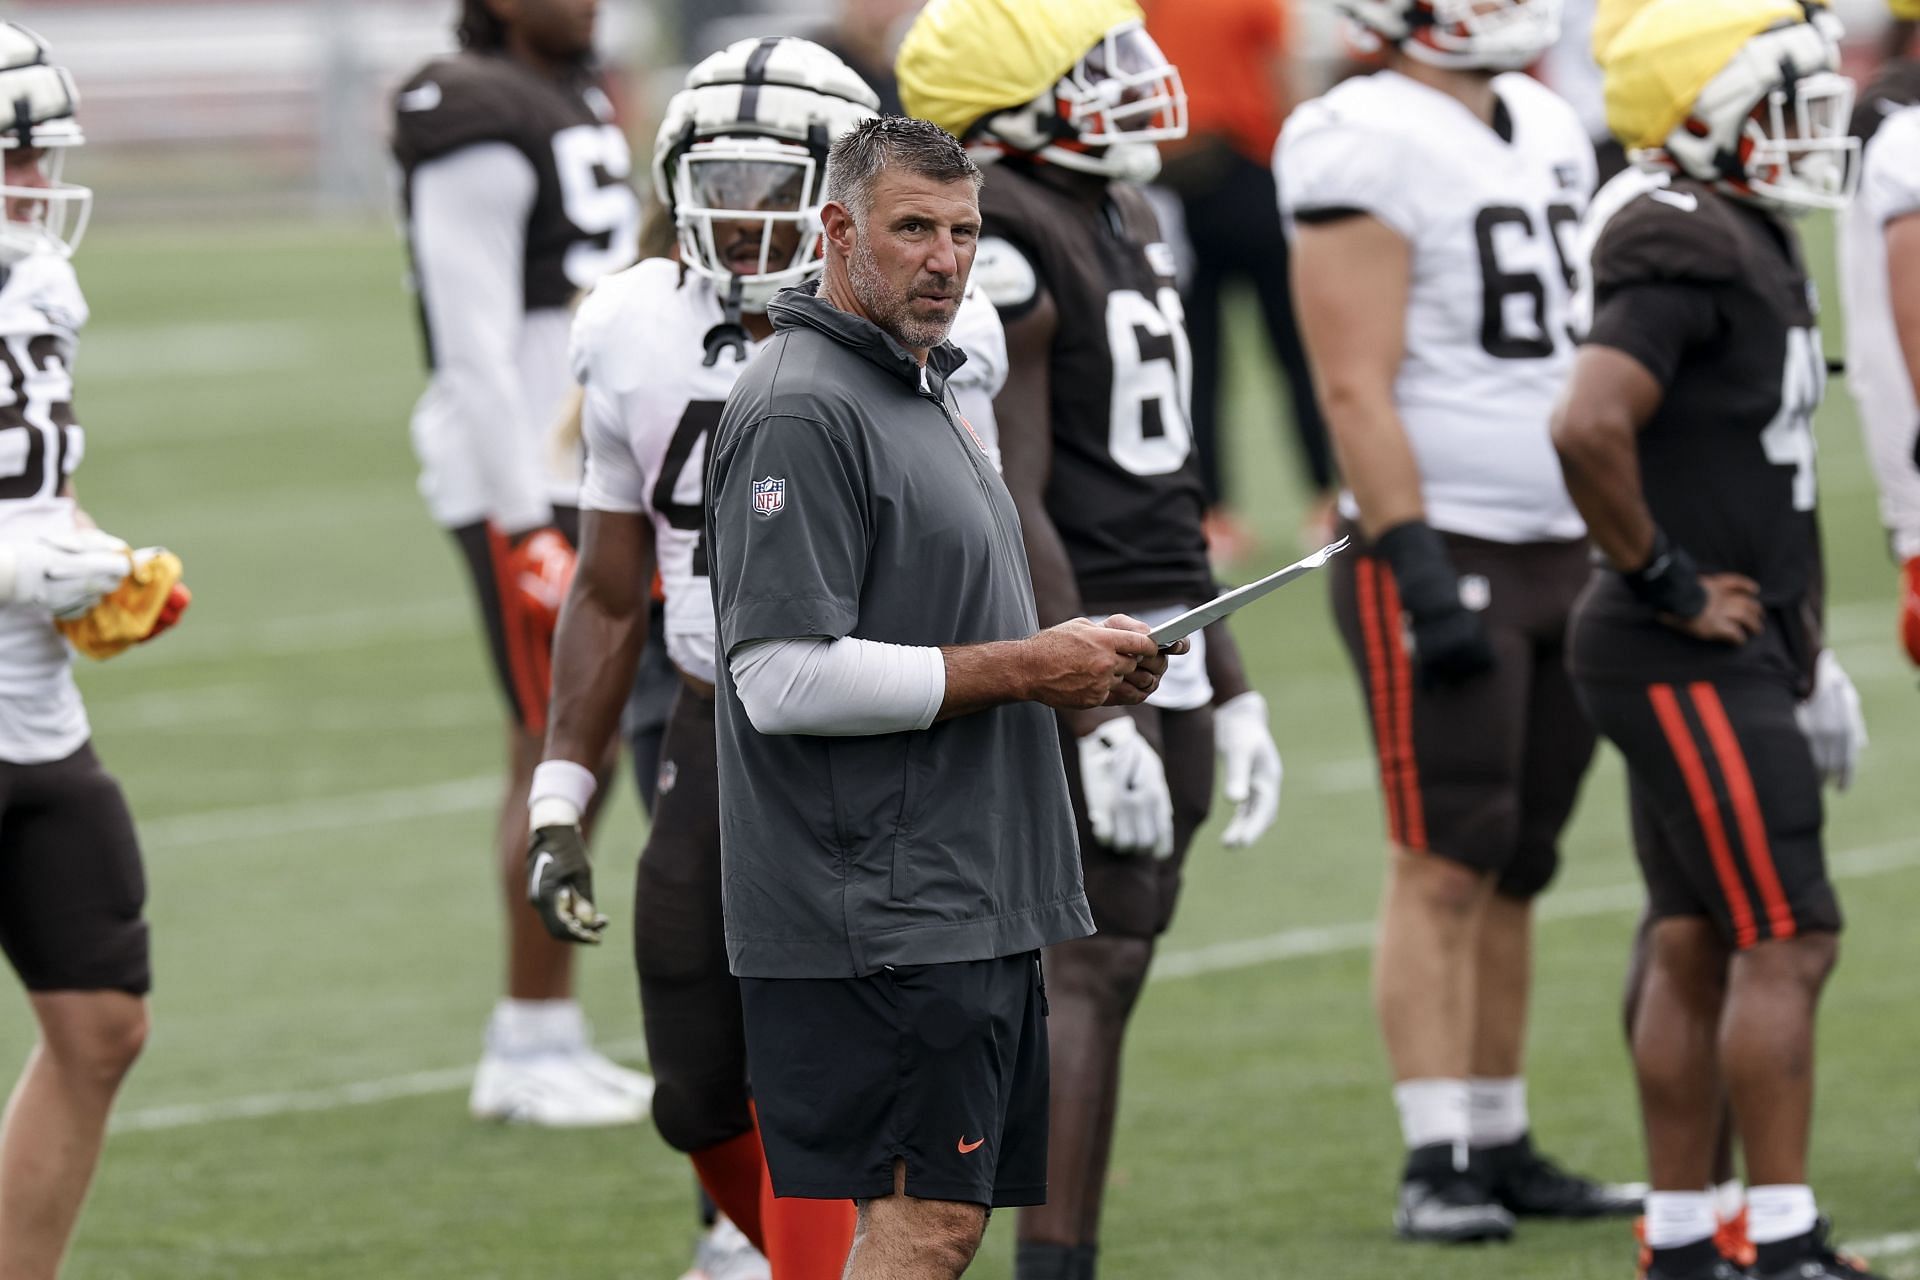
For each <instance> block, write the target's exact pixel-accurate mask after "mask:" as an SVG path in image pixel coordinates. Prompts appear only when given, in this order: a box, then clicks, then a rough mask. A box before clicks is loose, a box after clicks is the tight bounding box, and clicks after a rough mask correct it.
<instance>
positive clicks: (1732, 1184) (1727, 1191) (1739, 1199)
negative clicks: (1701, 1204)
mask: <svg viewBox="0 0 1920 1280" xmlns="http://www.w3.org/2000/svg"><path fill="white" fill-rule="evenodd" d="M1746 1207H1747V1189H1746V1188H1745V1187H1743V1186H1741V1185H1740V1179H1738V1178H1729V1179H1727V1181H1725V1182H1723V1183H1721V1184H1720V1185H1719V1186H1717V1187H1715V1188H1714V1189H1713V1212H1714V1215H1715V1216H1716V1217H1718V1218H1719V1219H1720V1221H1722V1222H1732V1221H1733V1220H1734V1219H1735V1218H1737V1217H1739V1216H1740V1211H1741V1210H1742V1209H1744V1208H1746Z"/></svg>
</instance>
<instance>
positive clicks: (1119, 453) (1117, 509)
mask: <svg viewBox="0 0 1920 1280" xmlns="http://www.w3.org/2000/svg"><path fill="white" fill-rule="evenodd" d="M986 178H987V180H986V185H985V187H983V188H982V189H981V192H980V216H981V240H980V245H979V249H978V252H977V253H976V255H975V257H974V263H973V274H972V279H973V281H974V283H975V285H976V286H977V287H979V289H980V290H981V291H982V292H983V293H985V294H986V296H987V297H988V298H989V299H991V300H992V301H993V303H994V305H995V306H997V307H998V308H999V309H1000V314H1001V318H1002V320H1006V321H1012V320H1014V319H1017V318H1018V317H1020V316H1021V315H1024V314H1026V313H1027V312H1028V311H1030V310H1031V309H1032V308H1033V306H1034V305H1035V304H1036V303H1037V301H1038V299H1039V297H1040V295H1041V293H1042V291H1045V292H1046V293H1047V294H1050V295H1051V296H1052V298H1053V302H1054V306H1055V310H1056V312H1057V314H1058V317H1059V319H1058V325H1057V328H1056V329H1055V331H1054V337H1053V347H1052V349H1051V351H1049V352H1048V353H1047V355H1048V366H1049V367H1048V372H1049V374H1050V376H1049V378H1048V387H1049V404H1048V413H1049V416H1050V418H1051V421H1052V424H1053V463H1052V470H1051V473H1050V475H1049V478H1048V482H1047V491H1046V505H1047V514H1048V516H1049V517H1050V518H1051V519H1052V521H1053V524H1054V527H1055V528H1056V529H1058V530H1059V533H1060V539H1061V541H1062V543H1064V544H1065V546H1066V551H1067V557H1068V560H1069V561H1070V562H1071V563H1072V566H1073V573H1074V578H1075V580H1076V582H1077V583H1078V584H1079V588H1080V594H1081V597H1082V598H1083V600H1085V601H1087V602H1089V603H1099V604H1103V605H1122V604H1124V605H1151V604H1177V603H1182V602H1185V603H1194V602H1197V601H1200V600H1205V599H1208V598H1209V597H1211V596H1212V594H1213V576H1212V570H1211V567H1210V566H1209V563H1208V560H1207V543H1206V536H1205V534H1204V533H1203V532H1202V528H1201V519H1202V517H1203V516H1204V514H1205V509H1206V495H1205V492H1204V491H1203V490H1202V488H1201V485H1200V477H1199V472H1198V470H1197V464H1196V463H1195V461H1194V458H1193V429H1192V426H1191V420H1190V401H1191V399H1192V390H1193V360H1192V355H1191V353H1190V351H1189V349H1188V346H1187V332H1186V314H1185V312H1184V311H1183V310H1182V308H1181V305H1180V293H1179V290H1178V289H1177V288H1176V287H1175V282H1174V258H1173V252H1172V250H1171V249H1170V248H1169V247H1168V246H1167V245H1166V244H1165V243H1164V242H1163V241H1162V240H1161V239H1160V231H1159V225H1158V223H1157V221H1156V220H1155V218H1154V216H1153V210H1152V208H1151V207H1150V206H1149V205H1148V204H1147V200H1146V197H1145V196H1143V195H1142V194H1141V193H1140V192H1138V191H1136V190H1134V189H1132V188H1130V187H1128V186H1126V185H1125V184H1123V183H1117V182H1116V183H1109V184H1105V185H1102V184H1098V183H1093V182H1089V181H1088V180H1087V179H1086V178H1085V177H1084V176H1081V175H1075V174H1071V173H1066V172H1063V171H1061V170H1058V169H1050V168H1048V167H1046V166H1044V165H1033V164H1029V163H1027V162H1025V161H1022V160H1017V159H1007V160H1002V161H999V162H998V163H995V164H992V165H989V166H988V167H987V169H986Z"/></svg>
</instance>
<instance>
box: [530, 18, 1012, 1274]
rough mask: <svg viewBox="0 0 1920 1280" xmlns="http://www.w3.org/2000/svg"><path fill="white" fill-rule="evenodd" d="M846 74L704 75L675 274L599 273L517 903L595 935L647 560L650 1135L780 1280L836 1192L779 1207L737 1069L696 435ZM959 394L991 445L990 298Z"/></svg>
mask: <svg viewBox="0 0 1920 1280" xmlns="http://www.w3.org/2000/svg"><path fill="white" fill-rule="evenodd" d="M878 106H879V99H878V98H877V97H876V96H875V95H874V93H873V91H872V90H871V89H870V88H868V86H867V85H866V83H865V82H864V81H863V80H861V79H860V77H859V76H858V75H856V74H855V73H854V72H853V70H852V69H851V68H849V67H848V66H847V65H846V64H845V63H843V62H841V61H840V59H839V58H837V57H835V56H834V55H833V54H831V53H829V52H828V51H827V50H826V49H824V48H822V47H821V46H819V45H817V44H813V43H811V42H809V41H806V40H799V39H791V38H767V39H757V40H743V41H740V42H738V43H736V44H734V45H732V46H730V47H728V48H727V49H724V50H722V51H721V52H719V53H716V54H714V55H713V56H712V57H710V58H708V59H706V60H705V61H704V62H701V63H700V64H699V65H698V66H696V67H694V68H693V70H692V71H691V72H689V73H688V76H687V81H686V86H685V88H683V89H682V90H681V92H679V93H678V94H676V95H675V96H674V98H673V100H672V101H671V102H670V103H669V104H668V106H667V111H666V116H665V119H664V120H663V121H662V122H661V125H660V132H659V137H658V139H657V141H656V143H655V149H654V156H653V165H654V189H655V191H656V192H658V193H659V194H660V195H661V196H662V198H663V199H664V200H665V201H666V203H667V205H668V207H669V208H670V210H671V213H672V217H673V221H674V224H675V226H676V227H677V228H678V232H679V235H678V252H677V261H672V260H668V259H664V258H662V259H650V260H648V261H644V262H641V263H640V264H638V265H637V266H635V267H633V268H632V269H630V270H627V271H623V272H620V273H618V274H616V275H613V276H611V277H609V278H608V279H606V280H605V281H603V282H602V283H601V284H600V286H599V287H598V288H596V289H595V290H594V292H593V293H592V294H591V295H589V297H588V298H587V300H586V301H585V302H584V303H583V304H582V305H581V308H580V312H579V315H578V317H577V318H576V320H575V322H574V329H573V344H572V363H573V371H574V375H575V377H576V378H578V379H579V381H580V383H581V386H582V387H583V388H584V391H585V399H584V402H583V405H582V429H583V431H584V434H585V439H586V445H587V470H586V479H585V482H584V484H583V487H582V491H581V495H582V496H581V506H582V508H583V520H582V529H581V543H580V562H579V569H578V572H577V573H576V574H575V576H574V578H573V583H572V586H571V587H570V589H569V591H568V595H567V602H566V606H565V608H564V610H563V612H562V617H561V623H560V629H559V634H558V636H557V638H556V643H555V652H554V690H553V691H554V698H553V715H552V723H551V725H550V727H549V730H548V736H547V748H546V758H545V760H544V761H543V763H542V764H541V765H540V767H539V768H538V770H536V771H535V774H534V781H533V788H532V793H531V798H530V806H529V808H530V813H531V822H532V829H533V841H532V844H531V847H530V851H529V852H528V855H527V859H528V862H527V865H528V870H529V880H528V882H527V892H528V893H529V895H530V896H531V898H532V899H533V900H534V902H535V903H536V904H537V905H538V907H539V909H540V910H541V911H542V912H543V914H545V916H546V917H547V919H548V921H549V925H550V927H551V928H553V929H554V931H555V936H556V937H562V938H568V939H571V940H575V941H582V942H591V941H595V940H597V937H598V932H599V928H600V926H601V925H602V924H604V921H603V920H601V919H600V917H599V916H598V914H597V912H595V910H594V909H593V906H592V888H591V881H590V879H589V877H588V868H587V862H586V846H585V841H584V839H583V837H582V835H581V831H580V824H581V821H582V819H583V816H584V815H585V814H586V812H587V811H588V808H589V806H590V802H591V798H592V795H593V793H594V789H595V777H594V772H593V765H594V762H596V761H597V760H599V759H600V758H601V755H602V753H603V751H604V748H605V743H606V741H607V739H608V736H609V735H610V734H611V733H612V731H613V729H614V727H615V724H616V723H617V720H618V717H619V713H620V707H621V703H622V702H623V700H624V699H625V695H626V690H627V688H628V686H629V685H630V683H631V682H632V677H633V669H634V663H635V660H636V655H637V654H638V652H639V646H640V644H641V642H642V640H643V639H644V637H645V634H646V630H647V594H648V584H649V581H650V579H651V578H652V576H653V572H654V566H655V565H656V564H657V565H658V568H659V575H660V583H661V585H662V587H663V588H664V592H665V596H666V610H665V628H666V644H667V653H668V656H669V657H670V658H671V659H672V661H673V664H674V666H675V667H676V668H678V671H679V679H680V680H681V688H680V689H679V692H678V695H677V697H676V699H675V702H674V706H673V710H672V712H671V714H670V717H669V720H668V727H667V736H666V740H665V742H664V744H663V749H662V760H661V765H660V773H659V782H658V786H657V795H658V799H657V801H656V806H655V809H654V818H653V825H652V828H651V830H650V831H649V833H648V836H647V844H646V848H645V850H644V851H643V852H642V854H641V857H640V869H639V876H638V880H637V884H636V888H635V903H634V959H635V962H636V964H637V966H638V969H639V973H640V1003H641V1010H642V1014H643V1017H644V1021H645V1025H646V1035H647V1047H648V1057H649V1060H650V1062H651V1064H652V1067H653V1070H654V1072H655V1074H656V1078H657V1081H658V1089H657V1091H656V1093H655V1094H654V1097H653V1117H654V1123H655V1126H656V1127H657V1128H658V1129H659V1131H660V1134H661V1136H662V1137H663V1138H665V1139H666V1140H667V1142H668V1143H669V1144H670V1145H672V1146H673V1147H675V1148H676V1149H678V1150H680V1151H684V1152H686V1153H687V1154H688V1155H689V1156H690V1157H691V1158H692V1161H693V1164H694V1168H695V1169H696V1171H697V1172H698V1174H699V1176H700V1181H701V1183H702V1185H703V1186H704V1187H705V1188H706V1190H707V1191H708V1193H709V1194H710V1195H711V1196H712V1197H713V1199H714V1201H715V1202H716V1203H717V1204H718V1205H719V1207H720V1208H721V1209H722V1210H723V1211H724V1212H725V1213H726V1214H727V1216H728V1217H729V1218H730V1219H732V1221H733V1222H734V1223H735V1224H737V1225H738V1226H739V1228H740V1229H741V1230H742V1231H743V1232H744V1233H745V1234H746V1236H747V1238H748V1239H749V1240H751V1241H752V1242H753V1243H754V1244H755V1245H756V1246H758V1247H760V1248H761V1249H762V1250H763V1251H764V1252H765V1254H766V1256H767V1258H768V1260H769V1262H770V1263H771V1265H772V1268H773V1275H774V1276H775V1277H776V1280H788V1278H796V1280H814V1278H816V1277H817V1278H818V1280H837V1277H838V1276H839V1275H840V1272H841V1268H842V1266H843V1265H844V1263H845V1262H846V1257H847V1250H848V1246H849V1245H850V1243H851V1241H852V1238H853V1226H854V1210H853V1204H852V1202H851V1201H820V1200H801V1199H780V1200H776V1199H774V1197H773V1191H772V1185H771V1183H770V1182H769V1181H768V1178H767V1171H766V1161H765V1156H764V1154H763V1153H762V1150H761V1144H760V1135H759V1132H758V1129H757V1128H756V1125H755V1119H754V1113H753V1106H752V1101H751V1094H750V1092H749V1088H748V1081H747V1075H746V1044H745V1038H744V1031H743V1029H742V1025H741V1013H740V993H739V986H738V983H737V982H736V981H735V979H734V978H733V977H732V975H731V974H730V973H729V972H728V967H727V954H726V947H725V940H724V937H723V932H722V920H721V907H720V830H719V816H720V815H719V800H718V794H717V789H716V788H717V764H716V742H715V728H714V704H713V681H714V652H713V650H714V615H713V598H712V595H711V590H710V587H709V583H708V578H707V556H706V548H705V546H704V544H703V539H702V536H701V520H702V511H703V505H704V504H703V499H702V492H703V487H704V483H705V472H706V449H707V441H708V438H709V435H710V433H711V432H712V430H713V428H714V427H715V426H716V425H717V424H718V423H719V420H720V411H721V408H722V407H723V405H724V404H725V401H726V398H727V393H728V392H729V391H730V390H731V389H732V387H733V384H734V381H735V379H736V378H738V377H739V375H740V372H741V370H742V369H744V368H745V367H746V364H747V361H748V359H749V358H750V357H751V356H752V355H753V354H754V353H755V352H757V351H758V350H759V349H760V348H761V346H762V345H764V343H765V342H766V340H767V339H768V338H770V337H771V336H772V333H773V326H772V323H771V322H770V321H769V320H768V319H767V316H766V314H765V313H766V308H767V304H768V302H770V301H771V300H772V298H773V296H774V294H775V293H776V292H778V291H779V290H781V289H783V288H786V287H788V286H798V285H808V286H810V285H811V282H812V281H813V280H814V279H815V278H816V277H817V276H818V275H819V273H820V270H821V264H822V259H821V256H820V246H821V231H820V223H819V220H818V214H819V207H820V205H821V203H822V196H823V193H822V189H821V183H822V179H823V177H824V173H823V170H824V166H825V163H826V158H827V150H828V148H829V147H830V146H831V145H832V143H833V141H834V140H835V139H836V138H838V137H839V136H840V135H841V134H843V133H845V132H846V131H847V130H848V129H850V128H852V127H853V126H854V125H855V124H857V123H858V122H859V121H861V120H865V119H868V118H870V117H872V116H873V115H874V114H875V113H876V108H877V107H878ZM953 340H954V341H955V342H956V343H957V344H958V345H959V346H961V347H962V348H963V349H964V350H965V351H966V352H967V354H968V360H967V363H966V365H965V366H963V367H962V369H961V370H960V372H959V373H957V374H956V375H955V377H954V380H953V382H952V384H951V385H952V386H953V387H954V389H955V392H956V395H957V396H958V397H959V400H960V403H961V406H962V408H963V411H964V412H965V414H966V416H967V419H968V421H969V422H970V423H971V424H972V426H973V428H974V430H975V431H976V432H977V433H979V434H981V435H982V437H983V440H986V441H990V440H991V437H992V412H993V405H992V397H993V394H994V392H995V391H997V390H998V389H999V385H1000V382H1001V379H1002V377H1003V375H1004V371H1005V368H1006V351H1005V344H1004V338H1003V336H1002V334H1001V332H1000V324H999V320H998V318H997V316H996V315H995V313H994V310H993V307H992V306H991V305H990V304H987V303H985V302H984V301H980V300H977V299H971V298H970V299H968V300H966V301H964V302H963V303H962V304H961V306H960V308H959V311H958V314H957V316H956V319H955V324H954V330H953Z"/></svg>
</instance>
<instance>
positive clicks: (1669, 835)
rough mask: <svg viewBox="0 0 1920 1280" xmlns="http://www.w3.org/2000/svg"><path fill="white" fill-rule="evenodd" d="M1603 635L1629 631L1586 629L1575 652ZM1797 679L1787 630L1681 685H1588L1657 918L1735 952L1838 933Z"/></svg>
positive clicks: (1723, 657)
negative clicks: (1708, 934)
mask: <svg viewBox="0 0 1920 1280" xmlns="http://www.w3.org/2000/svg"><path fill="white" fill-rule="evenodd" d="M1649 625H1650V626H1656V627H1657V626H1658V625H1659V624H1657V623H1652V624H1649ZM1603 628H1604V632H1605V633H1608V634H1610V633H1613V632H1616V631H1618V630H1619V624H1617V623H1613V622H1608V623H1605V624H1601V623H1599V622H1598V621H1594V622H1590V623H1589V622H1583V623H1582V624H1581V625H1580V626H1579V627H1578V628H1577V630H1576V644H1592V643H1593V642H1595V641H1596V640H1597V639H1599V638H1600V637H1601V635H1602V633H1603ZM1662 630H1665V628H1662ZM1668 634H1673V633H1671V632H1669V633H1668ZM1648 639H1649V641H1650V642H1653V641H1658V640H1659V639H1660V637H1654V636H1649V637H1648ZM1705 658H1706V654H1705V652H1704V650H1702V651H1699V652H1697V653H1696V654H1695V656H1694V658H1693V659H1692V661H1694V662H1695V663H1696V664H1697V663H1701V662H1703V661H1704V660H1705ZM1716 665H1717V668H1718V669H1717V671H1715V670H1714V669H1713V667H1714V666H1716ZM1656 674H1659V675H1666V674H1668V673H1665V672H1660V673H1656ZM1797 680H1798V673H1797V666H1796V664H1795V662H1794V661H1793V660H1792V657H1791V655H1790V653H1789V651H1788V648H1787V645H1786V642H1785V637H1784V636H1783V634H1782V632H1781V628H1779V627H1777V626H1769V628H1768V629H1767V631H1766V632H1765V633H1764V634H1762V635H1761V636H1759V637H1757V638H1755V639H1753V640H1750V641H1748V642H1747V644H1746V645H1743V646H1742V647H1741V649H1739V650H1735V649H1732V648H1726V649H1723V650H1721V652H1720V654H1719V656H1718V660H1717V663H1714V664H1709V665H1707V666H1705V667H1699V666H1696V669H1695V670H1694V671H1693V673H1692V674H1691V675H1688V676H1685V677H1682V678H1668V679H1651V680H1642V681H1639V682H1626V681H1620V680H1612V679H1593V678H1582V679H1581V681H1580V695H1581V699H1582V701H1583V702H1584V703H1585V704H1586V707H1587V710H1588V712H1589V714H1590V715H1591V716H1592V717H1593V722H1594V723H1595V724H1596V725H1598V726H1599V728H1600V732H1602V733H1604V734H1605V735H1606V736H1607V738H1608V740H1610V741H1611V742H1612V743H1613V744H1614V745H1615V746H1617V747H1619V748H1620V754H1621V755H1623V756H1625V757H1626V761H1627V767H1628V771H1629V772H1628V802H1629V805H1630V808H1631V814H1632V819H1633V837H1634V848H1635V852H1636V853H1637V854H1638V856H1639V859H1640V872H1641V875H1642V876H1643V877H1644V878H1645V880H1646V882H1647V897H1648V907H1649V912H1650V914H1651V915H1652V917H1653V918H1654V919H1656V920H1658V919H1664V918H1669V917H1674V916H1704V917H1706V918H1708V919H1710V920H1712V921H1713V923H1714V925H1715V926H1716V927H1717V929H1718V930H1719V932H1720V934H1721V936H1722V937H1723V938H1725V939H1726V941H1727V944H1728V945H1729V946H1733V947H1737V948H1745V947H1750V946H1752V945H1754V944H1755V943H1756V942H1760V941H1763V940H1765V939H1768V938H1791V937H1794V936H1796V935H1798V934H1802V933H1816V932H1834V931H1837V930H1838V929H1839V928H1840V923H1841V922H1840V906H1839V903H1838V901H1837V900H1836V899H1835V897H1834V893H1833V886H1832V884H1830V883H1829V882H1828V880H1827V870H1826V857H1825V852H1824V849H1823V846H1822V843H1821V835H1820V828H1821V823H1822V820H1823V814H1822V805H1821V798H1820V778H1819V775H1818V773H1817V772H1816V771H1815V769H1814V765H1813V755H1812V752H1811V751H1810V750H1809V749H1808V746H1807V740H1806V736H1805V735H1804V734H1802V733H1801V732H1800V726H1799V724H1798V723H1797V722H1796V721H1795V719H1794V708H1795V706H1796V705H1797V704H1798V695H1797V693H1796V683H1797Z"/></svg>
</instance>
